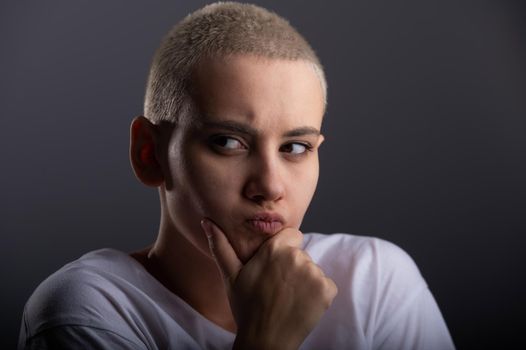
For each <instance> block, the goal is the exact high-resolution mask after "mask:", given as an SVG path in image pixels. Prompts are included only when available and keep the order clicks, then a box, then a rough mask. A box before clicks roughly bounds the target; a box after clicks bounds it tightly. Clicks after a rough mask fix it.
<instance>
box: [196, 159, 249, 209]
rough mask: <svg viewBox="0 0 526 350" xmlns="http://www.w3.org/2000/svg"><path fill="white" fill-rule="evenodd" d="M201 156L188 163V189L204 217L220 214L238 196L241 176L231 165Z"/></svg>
mask: <svg viewBox="0 0 526 350" xmlns="http://www.w3.org/2000/svg"><path fill="white" fill-rule="evenodd" d="M225 163H227V162H221V161H218V160H217V159H214V158H211V157H206V156H201V157H195V158H193V160H192V161H191V162H189V163H188V165H189V166H188V167H187V168H188V170H189V171H188V173H187V179H188V180H187V181H188V188H189V189H191V191H192V195H193V197H194V198H195V200H196V201H197V203H198V205H199V207H200V208H201V210H202V211H203V213H204V214H205V215H212V214H214V213H216V212H222V211H224V210H226V209H227V208H229V207H232V206H231V205H229V203H232V202H233V201H234V200H235V199H236V198H237V196H238V195H239V191H240V190H239V189H240V182H241V176H240V174H239V172H235V171H233V170H232V169H235V167H233V166H232V165H231V164H225Z"/></svg>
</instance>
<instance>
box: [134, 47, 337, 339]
mask: <svg viewBox="0 0 526 350" xmlns="http://www.w3.org/2000/svg"><path fill="white" fill-rule="evenodd" d="M192 86H193V89H192V94H193V96H192V97H193V99H194V101H195V103H196V105H197V106H198V108H199V113H197V115H196V116H195V117H194V118H193V119H191V120H188V121H187V122H183V123H180V124H178V125H177V126H175V127H173V128H169V127H163V126H156V125H153V124H151V123H150V122H149V121H148V120H147V119H146V118H144V117H137V118H136V119H134V121H133V122H132V126H131V147H130V157H131V162H132V165H133V168H134V171H135V174H136V176H137V177H138V178H139V180H141V181H142V182H143V183H145V184H146V185H149V186H155V187H158V188H159V194H160V200H161V224H160V229H159V234H158V238H157V240H156V242H155V243H154V245H153V246H151V247H148V248H146V249H145V250H143V251H140V252H136V253H133V254H132V256H134V257H135V258H136V259H137V260H138V261H139V262H141V263H142V264H143V265H144V266H145V268H146V269H147V270H148V271H149V272H150V273H151V274H152V275H153V276H154V277H155V278H157V279H158V280H159V281H161V283H163V284H164V285H165V286H166V287H167V288H168V289H170V290H171V291H172V292H174V293H175V294H177V295H178V296H180V297H181V298H183V299H184V300H185V301H186V302H187V303H188V304H189V305H191V306H192V307H193V308H194V309H195V310H197V311H198V312H199V313H201V314H202V315H203V316H205V317H207V318H208V319H210V320H211V321H212V322H214V323H216V324H218V325H219V326H221V327H223V328H225V329H227V330H230V331H232V332H237V337H236V344H235V347H237V348H253V349H257V348H261V349H264V348H273V347H274V348H275V347H277V346H279V348H283V349H288V348H291V349H292V348H297V347H298V346H299V345H300V344H301V342H302V341H303V339H304V338H305V337H306V336H307V335H308V333H309V332H310V330H311V329H312V328H313V327H314V326H315V324H316V323H317V322H318V320H319V318H320V317H321V315H322V314H323V312H324V311H325V310H326V309H327V308H328V307H329V305H330V303H331V301H332V299H333V298H334V296H335V295H336V292H337V289H336V286H335V285H334V283H333V282H332V281H331V280H330V279H328V278H327V277H325V275H324V274H323V271H321V269H320V268H319V267H318V266H317V265H316V264H314V263H313V262H312V260H311V259H310V257H309V256H308V255H307V254H306V253H305V252H303V251H302V250H301V243H302V234H301V232H300V231H299V227H300V224H301V222H302V219H303V216H304V214H305V212H306V210H307V207H308V205H309V204H310V201H311V199H312V196H313V194H314V191H315V188H316V184H317V181H318V174H319V166H318V165H319V161H318V152H317V151H318V147H319V146H320V144H321V143H322V142H323V136H322V135H321V134H320V128H321V123H322V118H323V114H324V96H323V91H322V89H321V85H320V81H319V79H318V77H317V75H316V74H315V72H314V70H313V68H312V66H311V65H310V64H309V63H307V62H304V61H288V60H278V59H266V58H261V57H255V56H248V55H236V56H229V57H225V58H223V59H214V60H211V59H209V60H205V61H202V62H201V64H200V65H199V66H198V67H196V69H195V71H194V74H193V76H192ZM262 212H265V213H272V214H277V215H279V216H280V218H281V219H280V221H281V222H280V223H279V224H277V225H276V226H275V227H273V228H272V229H270V230H261V229H258V226H254V225H251V221H250V219H253V218H254V215H257V214H258V213H262ZM262 339H264V341H262Z"/></svg>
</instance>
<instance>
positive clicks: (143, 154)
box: [130, 116, 164, 187]
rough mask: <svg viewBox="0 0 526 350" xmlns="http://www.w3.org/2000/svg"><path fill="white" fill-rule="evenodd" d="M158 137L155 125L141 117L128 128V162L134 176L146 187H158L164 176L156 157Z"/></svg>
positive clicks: (134, 120)
mask: <svg viewBox="0 0 526 350" xmlns="http://www.w3.org/2000/svg"><path fill="white" fill-rule="evenodd" d="M159 143H160V135H159V133H158V130H157V128H156V125H154V124H153V123H151V122H150V121H149V120H148V119H146V118H145V117H143V116H139V117H136V118H135V119H133V121H132V123H131V126H130V161H131V165H132V167H133V171H134V173H135V176H136V177H137V179H139V181H141V182H142V183H143V184H145V185H146V186H152V187H159V186H160V185H161V184H162V183H163V182H164V175H163V172H162V169H161V164H160V161H159V157H158V149H159V146H160V144H159Z"/></svg>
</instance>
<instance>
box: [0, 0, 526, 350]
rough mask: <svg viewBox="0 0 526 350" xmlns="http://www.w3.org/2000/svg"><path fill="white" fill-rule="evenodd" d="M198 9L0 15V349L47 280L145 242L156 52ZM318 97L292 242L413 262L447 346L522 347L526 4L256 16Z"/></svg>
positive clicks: (76, 6)
mask: <svg viewBox="0 0 526 350" xmlns="http://www.w3.org/2000/svg"><path fill="white" fill-rule="evenodd" d="M203 3H204V2H200V1H195V2H190V1H177V2H175V1H162V2H161V1H133V2H130V1H100V2H93V1H65V0H64V1H55V0H53V1H16V2H15V1H12V2H2V4H1V5H0V40H1V41H0V50H1V54H0V77H1V78H0V89H1V95H0V99H1V101H0V102H1V113H2V115H1V125H2V126H1V129H0V130H1V138H0V142H1V145H0V152H1V154H0V157H1V159H2V168H1V169H2V171H1V172H0V176H1V178H0V180H1V181H0V184H1V200H0V205H1V211H0V213H1V214H0V215H1V220H0V225H1V226H0V229H1V237H2V241H1V250H2V251H1V254H0V259H1V261H0V266H1V278H2V298H1V299H2V304H1V310H2V342H5V345H6V346H2V348H11V347H13V346H14V343H15V341H16V338H17V336H18V329H19V326H20V315H21V312H22V308H23V305H24V302H25V300H26V299H27V298H28V297H29V295H30V293H31V292H32V290H33V289H34V288H35V287H36V286H37V285H38V283H39V282H40V281H41V280H43V279H44V278H45V277H46V276H47V275H49V274H50V273H51V272H53V271H54V270H56V269H57V268H59V267H60V266H62V265H63V264H64V263H66V262H68V261H70V260H72V259H74V258H76V257H78V256H79V255H81V254H82V253H84V252H87V251H89V250H92V249H96V248H100V247H115V248H118V249H122V250H133V249H136V248H139V247H142V246H144V245H146V244H147V243H149V242H151V241H152V240H153V239H154V236H155V233H156V230H157V224H158V219H159V205H158V199H157V192H156V191H155V190H153V189H149V188H146V187H143V186H141V185H140V184H139V183H138V182H137V181H136V180H135V178H134V176H133V173H132V171H131V168H130V166H129V162H128V137H129V136H128V130H129V123H130V121H131V118H132V117H134V116H136V115H138V114H140V113H141V111H142V99H143V92H144V85H145V79H146V74H147V71H148V65H149V63H150V60H151V57H152V54H153V52H154V50H155V48H156V46H157V45H158V43H159V41H160V38H161V37H162V36H163V35H164V33H165V32H166V31H167V30H168V29H169V28H170V27H171V25H172V24H174V23H175V22H176V21H178V20H179V19H181V18H182V17H183V16H184V15H186V14H187V13H189V12H190V11H192V10H194V9H196V8H198V7H200V6H201V5H202V4H203ZM257 3H259V4H262V5H264V6H267V7H268V8H270V9H273V10H275V11H277V12H278V13H280V14H281V15H283V16H285V17H287V18H288V19H289V20H290V21H291V22H292V24H293V25H295V26H296V27H297V28H298V29H299V30H300V32H302V33H303V34H304V35H305V36H306V37H307V39H308V40H309V41H310V42H311V44H312V45H313V47H314V48H315V49H316V51H317V52H318V53H319V55H320V57H321V60H322V62H323V63H324V65H325V67H326V72H327V76H328V81H329V108H328V113H327V116H326V122H325V125H324V133H325V135H326V142H325V144H324V145H323V147H322V150H321V166H322V172H321V179H320V183H319V187H318V191H317V194H316V197H315V199H314V202H313V204H312V206H311V208H310V210H309V213H308V215H307V217H306V219H305V222H304V226H303V229H304V231H311V230H312V231H321V232H327V233H328V232H338V231H339V232H351V233H358V234H367V235H374V236H379V237H382V238H385V239H388V240H391V241H393V242H395V243H396V244H398V245H400V246H401V247H402V248H404V249H405V250H406V251H408V252H409V254H411V256H412V257H413V258H414V259H415V261H416V262H417V264H418V266H419V267H420V269H421V271H422V273H423V275H424V276H425V277H426V280H427V281H428V283H429V285H430V288H431V290H432V291H433V293H434V295H435V297H436V299H437V301H438V303H439V305H440V307H441V309H442V312H443V314H444V317H445V319H446V321H447V323H448V325H449V328H450V329H451V333H452V335H453V337H454V340H455V342H456V343H457V345H458V346H459V348H475V347H478V348H481V347H487V348H491V347H493V346H495V345H498V346H499V348H505V347H506V346H508V347H510V346H511V345H513V344H514V345H516V346H518V345H519V344H524V341H521V343H518V341H519V340H521V339H522V337H523V334H521V333H523V332H524V326H525V321H524V313H525V311H526V310H525V297H524V294H525V290H526V288H525V284H526V283H525V282H526V278H525V277H526V276H525V275H526V274H525V271H524V270H525V266H526V258H525V255H526V254H525V253H524V245H525V243H526V239H525V238H524V235H525V234H526V219H525V217H526V204H525V199H526V185H525V179H526V165H525V161H524V157H525V152H526V140H525V131H526V122H525V116H526V36H525V34H526V23H525V19H526V18H525V14H526V12H525V10H526V6H525V5H524V3H523V2H521V1H515V2H514V1H496V0H495V1H484V0H478V1H468V0H455V1H453V0H441V1H428V0H421V1H417V0H414V1H392V0H384V1H381V0H379V1H372V0H355V1H349V2H334V1H333V2H321V1H307V2H306V1H287V2H285V1H257Z"/></svg>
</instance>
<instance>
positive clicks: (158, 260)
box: [130, 222, 237, 333]
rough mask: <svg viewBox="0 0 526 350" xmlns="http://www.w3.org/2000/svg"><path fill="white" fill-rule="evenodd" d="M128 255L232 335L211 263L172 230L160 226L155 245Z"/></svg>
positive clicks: (222, 290)
mask: <svg viewBox="0 0 526 350" xmlns="http://www.w3.org/2000/svg"><path fill="white" fill-rule="evenodd" d="M130 255H131V256H132V257H133V258H135V259H136V260H137V261H138V262H139V263H141V264H142V265H143V266H144V267H145V269H146V270H147V271H148V272H149V273H150V274H151V275H152V276H153V277H154V278H155V279H157V280H158V281H159V282H161V283H162V284H163V285H164V286H165V287H166V288H167V289H168V290H170V291H171V292H172V293H174V294H176V295H177V296H179V297H180V298H181V299H183V300H184V301H185V302H186V303H187V304H189V305H190V306H191V307H192V308H193V309H194V310H196V311H197V312H199V313H200V314H201V315H203V316H204V317H205V318H207V319H208V320H210V321H211V322H213V323H215V324H217V325H218V326H220V327H221V328H223V329H225V330H227V331H230V332H232V333H235V332H236V330H237V327H236V323H235V320H234V317H233V316H232V311H231V309H230V304H229V301H228V296H227V294H226V290H225V287H224V285H223V280H222V277H221V275H220V273H219V270H218V268H217V266H216V264H215V262H214V261H213V260H212V259H211V258H210V257H208V256H205V255H204V254H203V253H201V252H200V251H198V250H197V249H196V248H195V247H194V246H193V245H192V244H191V243H190V242H188V241H187V240H186V239H185V238H184V237H182V236H181V235H180V234H179V233H177V232H176V231H175V229H174V228H173V227H170V226H168V225H167V224H166V223H163V222H161V227H160V231H159V236H158V239H157V241H156V242H155V244H154V245H153V246H150V247H147V248H145V249H143V250H141V251H137V252H134V253H132V254H130Z"/></svg>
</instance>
